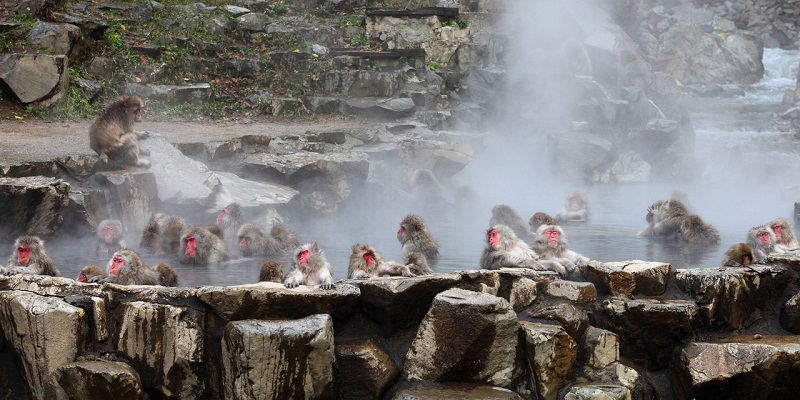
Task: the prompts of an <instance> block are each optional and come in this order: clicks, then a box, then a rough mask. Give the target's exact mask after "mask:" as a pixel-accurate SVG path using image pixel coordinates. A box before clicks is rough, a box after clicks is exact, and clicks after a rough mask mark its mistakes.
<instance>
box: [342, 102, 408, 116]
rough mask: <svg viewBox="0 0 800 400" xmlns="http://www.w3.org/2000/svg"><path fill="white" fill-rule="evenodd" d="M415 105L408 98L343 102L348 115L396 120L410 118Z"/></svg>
mask: <svg viewBox="0 0 800 400" xmlns="http://www.w3.org/2000/svg"><path fill="white" fill-rule="evenodd" d="M415 110H416V105H415V104H414V100H412V99H409V98H394V99H383V98H363V97H362V98H352V99H347V100H346V101H345V111H346V112H347V113H348V115H356V116H359V117H366V118H376V119H397V118H405V117H410V116H411V115H413V114H414V111H415Z"/></svg>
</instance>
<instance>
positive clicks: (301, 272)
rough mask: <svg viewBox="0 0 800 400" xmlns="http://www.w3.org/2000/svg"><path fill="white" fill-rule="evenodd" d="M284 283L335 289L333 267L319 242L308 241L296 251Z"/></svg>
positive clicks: (294, 285)
mask: <svg viewBox="0 0 800 400" xmlns="http://www.w3.org/2000/svg"><path fill="white" fill-rule="evenodd" d="M284 285H285V286H286V287H287V288H289V289H292V288H296V287H297V286H298V285H319V287H320V289H333V288H334V285H333V269H332V268H331V264H330V263H328V260H326V259H325V254H324V253H323V252H322V249H320V248H319V245H318V244H317V242H314V243H306V244H304V245H302V246H300V247H298V248H297V249H296V250H295V251H294V257H293V258H292V268H291V270H289V273H288V274H286V279H285V280H284Z"/></svg>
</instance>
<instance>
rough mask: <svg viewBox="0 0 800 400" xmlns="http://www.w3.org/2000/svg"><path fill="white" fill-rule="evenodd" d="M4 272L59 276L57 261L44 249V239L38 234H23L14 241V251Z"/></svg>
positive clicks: (8, 273) (9, 273)
mask: <svg viewBox="0 0 800 400" xmlns="http://www.w3.org/2000/svg"><path fill="white" fill-rule="evenodd" d="M2 272H3V273H5V274H7V275H14V274H36V275H50V276H58V269H57V268H56V265H55V263H54V262H53V260H52V259H51V258H50V256H49V255H48V254H47V251H46V250H45V249H44V241H43V240H42V239H39V237H37V236H21V237H19V238H17V240H15V241H14V252H13V253H12V254H11V256H10V257H8V265H6V267H5V268H3V269H2Z"/></svg>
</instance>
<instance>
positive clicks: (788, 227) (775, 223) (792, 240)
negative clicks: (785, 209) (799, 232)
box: [769, 218, 800, 250]
mask: <svg viewBox="0 0 800 400" xmlns="http://www.w3.org/2000/svg"><path fill="white" fill-rule="evenodd" d="M769 227H770V228H772V232H774V233H775V238H776V240H777V243H778V244H780V245H781V246H783V247H784V248H785V249H786V250H796V249H798V248H800V243H798V241H797V236H796V235H795V234H794V228H792V224H791V223H790V222H789V220H787V219H786V218H776V219H774V220H772V222H770V223H769Z"/></svg>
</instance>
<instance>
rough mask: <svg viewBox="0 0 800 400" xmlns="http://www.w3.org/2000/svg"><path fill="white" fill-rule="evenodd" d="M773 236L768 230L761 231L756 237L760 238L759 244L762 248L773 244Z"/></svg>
mask: <svg viewBox="0 0 800 400" xmlns="http://www.w3.org/2000/svg"><path fill="white" fill-rule="evenodd" d="M771 236H772V235H770V233H769V232H768V231H766V230H761V231H759V232H758V233H756V237H757V238H758V242H759V243H761V245H762V246H764V247H768V246H769V245H770V244H771V243H772V238H771Z"/></svg>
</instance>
